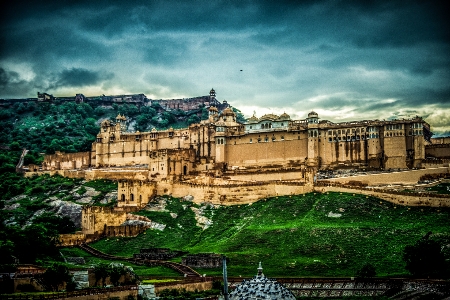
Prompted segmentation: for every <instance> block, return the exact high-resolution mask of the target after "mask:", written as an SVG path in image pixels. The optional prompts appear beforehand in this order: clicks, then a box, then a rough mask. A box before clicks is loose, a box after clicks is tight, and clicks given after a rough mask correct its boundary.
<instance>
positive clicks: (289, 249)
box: [93, 193, 450, 277]
mask: <svg viewBox="0 0 450 300" xmlns="http://www.w3.org/2000/svg"><path fill="white" fill-rule="evenodd" d="M190 206H196V207H198V205H196V204H193V203H190V202H182V201H181V200H179V199H174V198H167V207H166V209H167V210H169V211H170V212H175V213H176V214H178V216H177V218H172V217H171V216H170V214H169V212H148V211H141V212H140V213H139V214H141V215H146V216H148V217H149V218H150V219H151V220H152V221H155V222H158V223H163V224H166V225H167V227H166V229H165V230H164V231H158V230H147V231H146V233H145V234H141V235H139V236H138V237H136V238H119V239H111V240H106V239H103V240H101V241H98V242H96V243H94V244H93V246H94V247H95V248H97V249H99V250H101V251H104V252H107V253H110V254H115V255H122V256H131V255H132V254H133V253H138V252H139V249H140V248H147V247H167V248H171V249H173V250H183V251H189V252H190V253H204V252H214V253H221V254H225V255H226V256H227V257H228V258H229V263H228V274H229V276H239V275H242V276H252V275H254V274H255V273H256V268H257V265H258V262H259V261H262V263H263V267H264V272H265V273H266V275H267V276H270V277H275V276H277V277H280V276H285V277H289V276H295V277H297V276H313V277H315V276H344V277H349V276H354V275H355V273H356V271H357V270H358V269H359V268H361V267H362V266H363V265H364V264H365V263H371V264H373V265H374V266H375V268H376V271H377V274H378V276H405V275H407V273H406V271H405V269H404V263H403V261H402V251H403V249H404V247H405V246H406V245H410V244H414V243H415V242H416V241H417V240H418V239H419V238H420V237H422V236H423V235H425V234H426V233H427V232H429V231H431V232H433V235H432V237H433V238H434V239H439V240H441V241H442V242H443V243H446V244H448V243H449V242H450V227H449V226H448V220H449V217H450V209H449V208H430V207H424V208H419V207H404V206H398V205H394V204H392V203H390V202H386V201H383V200H379V199H377V198H373V197H366V196H363V195H355V196H353V195H352V194H345V193H343V194H340V193H327V194H320V193H317V194H313V193H310V194H306V195H300V196H283V197H274V198H270V199H265V200H261V201H258V202H256V203H253V204H252V205H240V206H227V207H225V206H223V207H218V208H215V209H214V213H213V214H212V213H211V215H213V217H212V220H213V225H212V226H211V227H209V228H208V229H206V230H204V231H203V230H202V229H201V228H200V227H198V226H196V222H195V219H194V213H193V211H192V210H191V209H190ZM329 212H332V213H334V214H341V216H340V217H329V216H328V214H329ZM199 271H200V273H202V274H206V275H220V274H221V270H220V269H202V270H199Z"/></svg>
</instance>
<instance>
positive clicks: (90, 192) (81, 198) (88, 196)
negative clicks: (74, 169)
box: [71, 186, 100, 204]
mask: <svg viewBox="0 0 450 300" xmlns="http://www.w3.org/2000/svg"><path fill="white" fill-rule="evenodd" d="M79 189H80V188H77V189H75V190H73V191H72V193H71V194H72V196H73V198H75V201H76V202H77V203H82V204H93V203H94V200H93V199H92V198H93V197H95V196H98V195H100V192H98V191H96V190H95V189H94V188H91V187H88V186H85V187H84V189H85V190H86V191H85V192H84V193H83V194H81V195H80V193H79Z"/></svg>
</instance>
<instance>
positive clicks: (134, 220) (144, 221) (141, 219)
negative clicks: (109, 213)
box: [121, 214, 166, 231]
mask: <svg viewBox="0 0 450 300" xmlns="http://www.w3.org/2000/svg"><path fill="white" fill-rule="evenodd" d="M126 225H141V226H147V227H148V228H152V229H157V230H161V231H163V230H164V229H165V228H166V225H165V224H160V223H156V222H153V221H152V220H150V219H149V218H147V217H145V216H139V215H133V214H127V220H126V221H125V222H124V223H122V224H121V226H126Z"/></svg>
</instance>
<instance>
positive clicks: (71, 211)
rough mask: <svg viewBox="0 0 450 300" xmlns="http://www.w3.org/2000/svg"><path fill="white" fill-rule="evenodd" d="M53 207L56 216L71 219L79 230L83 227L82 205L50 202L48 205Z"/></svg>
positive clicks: (57, 200) (56, 201) (57, 201)
mask: <svg viewBox="0 0 450 300" xmlns="http://www.w3.org/2000/svg"><path fill="white" fill-rule="evenodd" d="M48 205H50V206H51V207H52V209H51V211H53V212H54V213H55V214H56V215H58V216H61V217H69V219H70V220H71V221H72V222H73V223H74V224H75V226H76V227H77V228H80V227H81V208H82V205H80V204H77V203H73V202H68V201H62V200H59V199H56V200H50V202H49V203H48Z"/></svg>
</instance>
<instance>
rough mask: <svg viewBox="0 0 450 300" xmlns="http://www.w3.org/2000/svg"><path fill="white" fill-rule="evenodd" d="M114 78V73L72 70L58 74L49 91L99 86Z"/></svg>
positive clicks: (80, 69)
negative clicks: (62, 88)
mask: <svg viewBox="0 0 450 300" xmlns="http://www.w3.org/2000/svg"><path fill="white" fill-rule="evenodd" d="M113 77H114V75H113V74H112V73H107V72H101V71H100V72H96V71H90V70H86V69H82V68H71V69H66V70H63V71H61V72H60V73H59V74H57V75H56V78H55V80H54V84H53V85H51V86H49V89H57V88H61V87H85V86H93V85H99V84H100V83H102V82H103V81H106V80H110V79H112V78H113Z"/></svg>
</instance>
